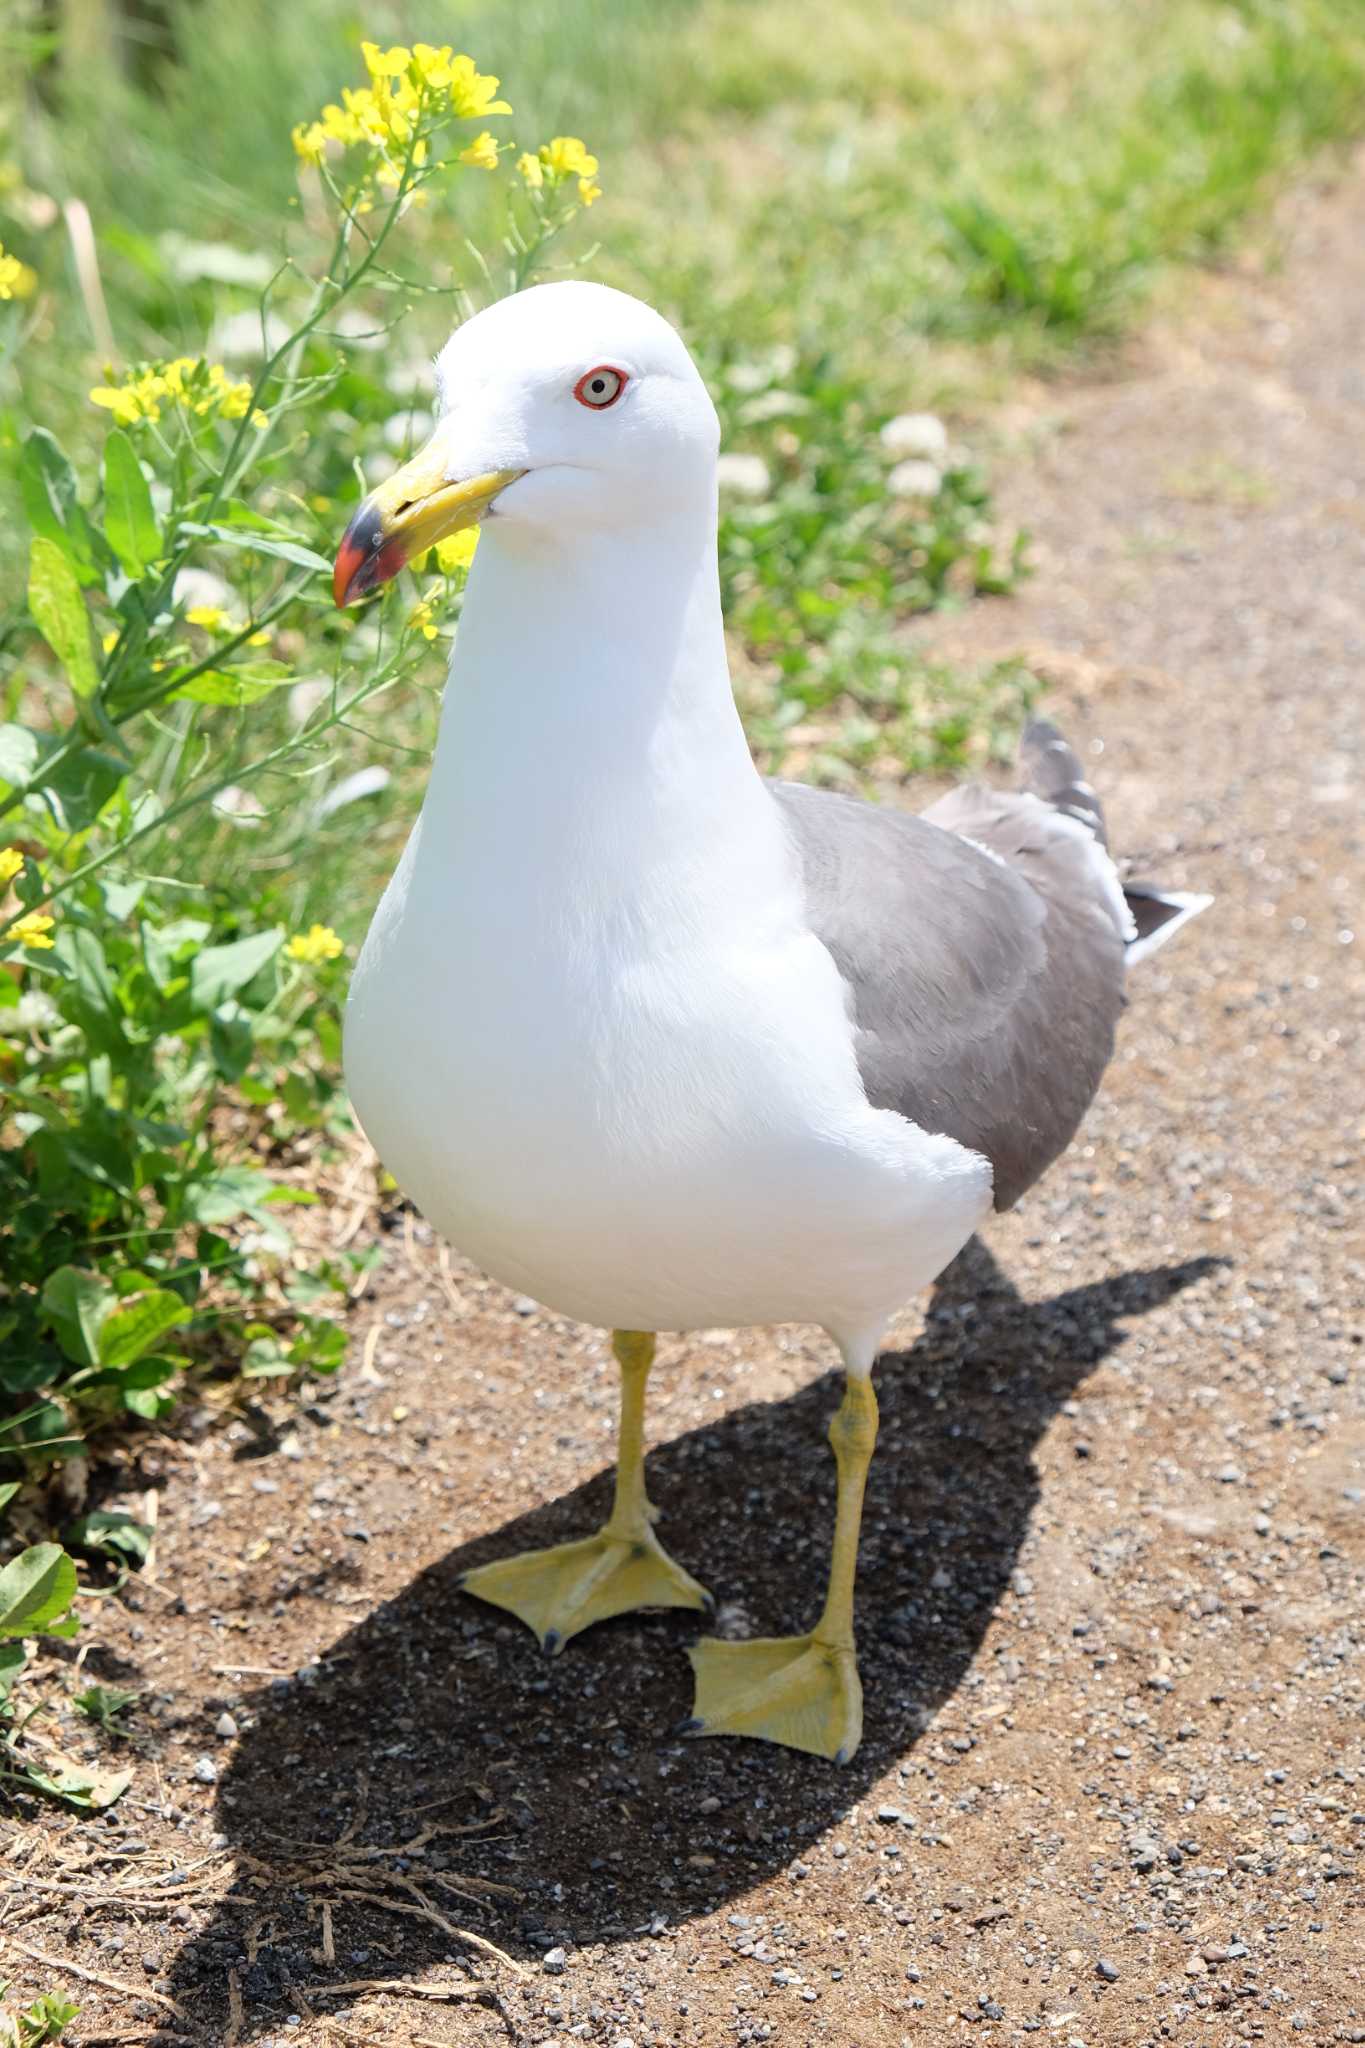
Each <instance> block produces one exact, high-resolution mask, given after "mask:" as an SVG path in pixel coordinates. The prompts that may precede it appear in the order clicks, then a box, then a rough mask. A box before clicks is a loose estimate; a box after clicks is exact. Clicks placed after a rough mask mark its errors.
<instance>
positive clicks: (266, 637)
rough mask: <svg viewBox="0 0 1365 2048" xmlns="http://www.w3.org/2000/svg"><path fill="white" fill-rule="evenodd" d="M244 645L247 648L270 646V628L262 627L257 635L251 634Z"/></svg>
mask: <svg viewBox="0 0 1365 2048" xmlns="http://www.w3.org/2000/svg"><path fill="white" fill-rule="evenodd" d="M246 644H247V646H248V647H268V646H269V645H270V628H269V627H268V626H262V628H261V630H260V632H259V633H252V634H251V635H250V637H249V638H248V640H247V643H246Z"/></svg>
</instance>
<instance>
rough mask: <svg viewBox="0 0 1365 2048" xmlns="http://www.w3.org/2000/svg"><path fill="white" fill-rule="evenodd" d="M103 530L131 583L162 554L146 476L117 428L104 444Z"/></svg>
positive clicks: (123, 435) (124, 437) (126, 437)
mask: <svg viewBox="0 0 1365 2048" xmlns="http://www.w3.org/2000/svg"><path fill="white" fill-rule="evenodd" d="M104 530H105V533H106V534H107V535H108V538H109V545H110V547H111V548H112V549H113V550H114V553H115V554H116V555H117V556H118V558H119V561H120V562H121V563H122V564H123V566H124V568H125V569H126V570H127V572H128V574H129V575H130V576H131V577H132V578H133V580H134V582H136V581H137V579H138V578H139V577H140V576H141V575H142V574H143V572H144V571H145V570H146V569H147V568H148V567H149V566H150V564H151V563H153V562H155V561H156V560H157V558H158V557H159V555H160V554H161V532H160V529H159V528H158V526H157V523H156V513H155V511H154V510H153V509H152V494H151V492H150V490H148V488H147V479H146V477H145V476H144V475H143V474H142V465H141V463H140V462H139V461H138V459H137V456H136V455H135V454H134V452H133V444H132V442H131V441H130V440H129V439H128V436H127V435H126V434H125V433H123V432H122V431H121V430H120V429H119V428H118V427H115V429H114V431H113V432H112V433H111V434H110V436H109V438H108V440H107V441H106V442H105V444H104Z"/></svg>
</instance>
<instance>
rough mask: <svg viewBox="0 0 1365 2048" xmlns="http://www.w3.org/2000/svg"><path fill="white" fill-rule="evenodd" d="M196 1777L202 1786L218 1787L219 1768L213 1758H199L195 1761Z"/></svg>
mask: <svg viewBox="0 0 1365 2048" xmlns="http://www.w3.org/2000/svg"><path fill="white" fill-rule="evenodd" d="M194 1775H195V1777H196V1779H197V1780H198V1782H199V1783H200V1784H201V1785H216V1784H217V1783H218V1766H217V1764H216V1763H215V1762H214V1761H213V1758H212V1757H211V1756H197V1757H196V1758H195V1760H194Z"/></svg>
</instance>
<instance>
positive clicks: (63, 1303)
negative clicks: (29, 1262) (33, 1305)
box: [43, 1266, 114, 1365]
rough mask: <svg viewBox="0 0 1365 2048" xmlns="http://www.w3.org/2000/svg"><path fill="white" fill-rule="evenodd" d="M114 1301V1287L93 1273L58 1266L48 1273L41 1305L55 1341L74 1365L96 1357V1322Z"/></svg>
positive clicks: (97, 1344)
mask: <svg viewBox="0 0 1365 2048" xmlns="http://www.w3.org/2000/svg"><path fill="white" fill-rule="evenodd" d="M113 1305H114V1291H113V1289H112V1288H111V1287H110V1286H109V1284H108V1282H107V1281H105V1280H101V1279H100V1277H99V1275H98V1274H97V1273H86V1272H84V1271H83V1270H82V1269H81V1267H79V1266H59V1267H58V1268H57V1270H56V1272H55V1273H50V1274H49V1275H48V1279H47V1284H46V1286H45V1287H44V1288H43V1307H44V1309H45V1310H46V1311H47V1320H48V1322H49V1323H50V1324H51V1325H52V1328H53V1330H54V1331H55V1332H56V1336H57V1342H58V1343H59V1344H60V1345H61V1347H62V1349H63V1351H64V1352H65V1353H66V1355H67V1357H68V1358H70V1359H73V1360H74V1361H75V1363H76V1364H77V1365H95V1364H97V1363H98V1361H99V1333H100V1325H101V1323H102V1322H103V1321H104V1319H105V1317H106V1316H107V1315H108V1313H109V1311H110V1309H111V1308H112V1307H113Z"/></svg>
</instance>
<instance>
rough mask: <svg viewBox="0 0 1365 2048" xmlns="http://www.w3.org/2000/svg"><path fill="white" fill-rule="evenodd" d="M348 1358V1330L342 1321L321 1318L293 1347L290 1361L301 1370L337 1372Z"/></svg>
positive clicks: (314, 1322)
mask: <svg viewBox="0 0 1365 2048" xmlns="http://www.w3.org/2000/svg"><path fill="white" fill-rule="evenodd" d="M345 1359H346V1332H345V1331H344V1330H343V1329H342V1327H341V1324H340V1323H333V1322H329V1321H327V1320H326V1319H325V1318H322V1317H317V1318H313V1319H311V1320H310V1321H309V1322H307V1323H306V1324H305V1326H304V1329H303V1334H302V1335H301V1336H299V1337H297V1338H296V1339H295V1340H294V1342H293V1343H292V1344H291V1345H290V1347H289V1363H290V1364H291V1365H292V1366H293V1367H294V1368H295V1370H296V1371H300V1372H321V1373H330V1372H335V1371H336V1370H337V1368H338V1366H340V1365H343V1364H344V1363H345Z"/></svg>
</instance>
